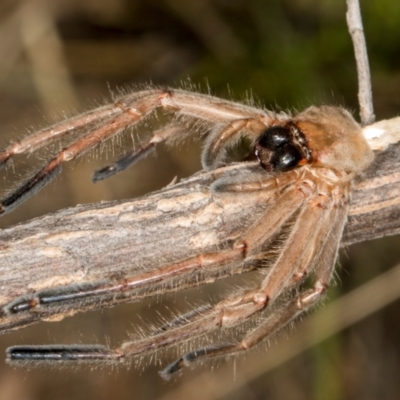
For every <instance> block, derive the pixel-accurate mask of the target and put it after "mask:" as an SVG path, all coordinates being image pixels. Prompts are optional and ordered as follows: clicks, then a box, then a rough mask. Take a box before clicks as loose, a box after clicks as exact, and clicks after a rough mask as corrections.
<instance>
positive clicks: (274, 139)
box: [257, 126, 291, 150]
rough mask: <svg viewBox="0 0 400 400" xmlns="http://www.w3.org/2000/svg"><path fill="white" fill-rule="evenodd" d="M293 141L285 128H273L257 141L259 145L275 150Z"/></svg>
mask: <svg viewBox="0 0 400 400" xmlns="http://www.w3.org/2000/svg"><path fill="white" fill-rule="evenodd" d="M290 140H291V132H290V130H289V129H288V128H286V127H283V126H272V127H271V128H268V129H267V130H265V131H264V132H263V133H262V134H261V135H260V137H259V138H258V140H257V144H258V145H260V146H261V147H264V148H267V149H270V150H275V149H278V148H280V147H282V146H284V145H285V144H286V143H288V142H290Z"/></svg>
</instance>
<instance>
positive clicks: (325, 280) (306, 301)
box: [160, 207, 347, 380]
mask: <svg viewBox="0 0 400 400" xmlns="http://www.w3.org/2000/svg"><path fill="white" fill-rule="evenodd" d="M330 214H333V215H330ZM327 215H329V216H330V217H332V219H333V225H330V228H329V233H328V235H327V236H326V237H325V238H324V243H323V245H322V248H321V250H319V251H318V253H319V254H318V256H317V257H318V258H317V261H316V263H315V271H314V275H315V277H316V279H315V281H314V285H313V288H311V289H302V290H301V291H300V293H299V295H298V296H296V297H295V298H294V299H291V300H289V301H284V302H283V303H282V304H280V305H279V306H278V307H275V309H274V310H273V312H272V313H270V314H268V316H267V317H266V318H265V319H264V320H263V321H262V322H261V323H260V324H259V325H258V326H256V327H255V328H254V329H253V330H251V331H249V332H247V333H246V334H245V335H244V337H243V338H242V339H241V340H240V342H236V343H221V344H216V345H213V346H209V347H204V348H199V349H196V350H194V351H190V352H188V353H186V354H185V355H184V356H182V357H181V358H179V359H177V360H176V361H174V362H173V363H171V364H170V365H168V366H167V367H166V368H165V369H163V370H162V371H160V375H161V376H162V377H163V378H164V379H165V380H169V379H170V378H171V377H172V375H173V374H175V373H176V372H178V371H180V370H181V369H182V368H184V367H188V366H193V365H195V364H198V363H201V362H202V361H204V360H208V359H211V358H216V357H222V356H225V357H226V356H231V355H235V354H238V353H241V352H243V351H247V350H248V349H250V348H252V347H254V346H256V345H257V344H259V343H260V342H261V341H263V340H265V339H266V338H268V337H271V336H272V335H274V334H276V333H278V331H280V330H282V329H283V328H284V327H286V326H287V325H288V324H289V323H291V322H292V321H294V320H295V319H297V318H298V317H299V316H300V315H301V314H303V313H305V312H306V311H308V310H309V309H311V308H312V307H313V306H315V305H316V304H317V303H318V302H319V301H320V300H321V297H322V296H323V294H324V293H325V291H326V289H327V288H328V285H329V283H330V281H331V280H332V275H333V271H334V267H335V262H336V258H337V253H338V249H339V243H340V238H341V235H342V232H343V229H344V225H345V222H346V220H347V207H341V209H340V210H335V211H334V213H327ZM324 230H326V227H325V226H324V224H322V225H321V229H320V230H317V232H318V234H322V233H323V231H324ZM318 237H319V235H314V239H315V238H318ZM309 247H310V248H312V249H315V246H309ZM313 264H314V263H311V265H313ZM311 265H309V266H308V267H307V273H306V274H307V276H308V275H309V273H310V272H311ZM292 287H293V286H292ZM289 289H290V288H289Z"/></svg>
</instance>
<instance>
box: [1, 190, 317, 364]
mask: <svg viewBox="0 0 400 400" xmlns="http://www.w3.org/2000/svg"><path fill="white" fill-rule="evenodd" d="M293 192H294V193H297V192H301V190H299V189H298V188H297V187H296V188H295V189H293ZM294 193H291V194H292V195H294ZM301 193H302V192H301ZM310 195H311V194H310ZM291 197H293V196H289V197H284V195H282V196H281V198H283V199H284V201H285V202H284V208H285V210H286V211H288V212H289V211H291V212H292V214H293V213H294V212H295V211H296V207H294V205H295V204H293V203H291V202H290V198H291ZM302 197H303V198H304V194H303V193H302ZM313 199H315V196H314V197H313V198H312V199H311V200H310V201H308V203H307V204H306V205H305V207H304V209H303V210H302V211H301V212H300V215H299V216H298V218H297V219H296V221H295V223H294V226H293V227H292V231H291V234H290V235H289V237H288V239H287V241H286V244H285V247H284V250H283V253H282V254H283V256H280V257H278V259H277V261H276V262H275V263H274V265H273V266H272V267H271V270H270V271H269V273H268V275H267V278H266V279H265V280H264V282H263V284H262V285H261V286H260V288H257V289H252V290H249V291H247V292H244V293H241V294H238V295H234V296H232V297H230V298H227V299H225V300H222V301H220V302H219V303H217V304H216V305H214V306H209V307H203V308H201V309H198V310H195V311H194V312H191V313H189V314H186V315H185V318H184V319H182V320H175V321H172V323H170V324H167V325H166V326H164V327H162V329H159V330H157V331H155V332H154V334H153V335H151V336H150V337H149V338H145V339H141V340H138V341H133V342H129V341H128V342H125V343H123V344H122V346H121V347H119V348H117V349H107V348H102V350H101V351H99V350H98V349H97V348H96V349H95V350H93V347H92V346H89V347H86V346H68V347H63V346H58V347H56V348H54V349H55V350H54V352H52V349H49V347H47V346H41V347H37V346H35V347H34V348H32V347H25V346H17V347H14V348H12V349H11V350H10V352H9V353H8V354H9V360H11V361H17V360H20V359H25V360H31V359H35V360H43V361H45V360H46V359H48V358H51V359H55V360H62V361H65V360H68V359H73V357H74V352H75V350H76V354H77V355H78V354H79V359H81V360H83V359H87V360H89V361H94V360H98V361H104V360H110V359H128V358H131V357H134V356H138V355H141V354H144V353H148V352H151V351H154V350H157V349H161V348H164V347H168V346H170V345H172V344H175V343H178V342H182V341H188V340H191V339H193V338H195V337H199V336H201V335H203V334H205V333H207V332H209V331H213V330H215V329H220V328H229V327H233V326H236V325H239V324H241V323H242V322H244V321H245V320H246V319H248V318H249V317H250V316H252V315H254V314H255V313H257V312H259V311H261V310H263V309H264V308H265V307H266V306H267V305H270V304H272V303H273V302H274V301H275V300H276V298H278V296H280V294H281V292H282V290H283V289H284V288H285V286H284V285H285V283H286V282H287V281H288V280H290V279H291V278H292V277H293V275H294V272H295V271H296V268H297V267H298V266H299V265H301V261H302V260H303V258H304V256H305V255H306V254H307V252H306V249H307V240H308V238H307V237H306V236H305V235H303V236H302V237H301V238H300V243H298V242H297V241H298V240H299V239H296V236H297V235H298V229H299V228H300V227H301V225H303V226H305V229H306V230H308V229H311V227H315V226H317V227H318V226H319V221H322V219H321V213H322V211H323V208H320V207H317V209H316V210H315V204H314V203H315V202H313V201H312V200H313ZM296 201H297V203H298V199H296ZM301 204H302V203H301V202H300V205H301ZM281 206H282V204H280V205H279V207H281ZM277 208H278V205H277V203H274V204H273V206H272V207H271V208H270V210H269V211H270V212H271V216H273V215H274V214H275V213H274V211H277ZM292 208H295V211H292ZM311 210H313V211H314V214H313V215H311ZM315 211H316V212H315ZM286 221H287V219H284V220H283V221H282V220H281V221H277V224H275V220H273V221H272V222H271V221H270V223H272V225H275V230H276V231H280V229H281V227H282V226H283V225H284V224H285V223H286ZM304 224H305V225H304ZM251 229H253V228H251ZM267 231H268V230H267ZM273 233H275V232H273ZM273 233H272V234H273ZM270 234H271V232H269V233H268V235H270ZM248 237H249V238H250V237H252V236H251V235H248ZM268 238H269V236H268V237H264V239H265V241H266V240H268ZM253 239H254V238H253ZM257 240H258V238H257ZM242 243H243V242H241V244H240V245H239V246H234V247H233V249H232V250H230V251H234V250H235V249H237V250H241V251H242V255H241V257H244V256H245V255H246V252H245V251H244V250H247V248H248V247H249V248H251V246H248V245H247V246H243V245H242ZM293 249H294V250H293ZM243 251H244V252H243ZM294 251H297V254H296V257H295V254H294ZM210 262H211V263H213V262H215V259H214V260H210ZM288 262H291V263H292V264H291V265H288V266H287V264H286V263H288ZM174 269H176V267H174V268H173V269H171V272H173V273H175V272H176V271H173V270H174ZM281 269H284V270H285V272H284V274H285V276H283V277H282V276H281V274H280V273H279V270H281ZM277 271H278V272H277ZM268 276H272V278H271V279H268ZM277 279H280V280H281V281H282V283H279V282H277V281H276V280H277ZM267 285H269V287H267ZM274 296H275V297H274ZM65 352H66V353H67V354H64V353H65ZM14 354H17V355H18V356H15V357H14ZM41 354H42V357H41ZM85 357H86V358H85Z"/></svg>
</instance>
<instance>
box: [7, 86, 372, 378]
mask: <svg viewBox="0 0 400 400" xmlns="http://www.w3.org/2000/svg"><path fill="white" fill-rule="evenodd" d="M156 109H161V110H163V111H166V112H168V113H173V114H174V115H175V116H176V118H175V119H174V120H173V121H172V122H171V123H169V124H168V125H167V126H166V127H165V128H163V129H159V130H157V131H155V132H154V134H153V135H152V136H151V137H150V138H148V139H147V140H145V141H144V142H143V143H142V144H141V146H139V148H138V149H135V150H132V151H131V152H129V153H127V154H126V155H125V156H124V157H123V158H122V159H121V160H119V161H117V162H116V163H115V164H113V165H111V166H108V167H105V168H103V169H102V170H100V171H97V172H96V173H95V175H94V178H93V179H94V181H97V180H100V179H104V178H107V177H108V176H110V175H112V174H114V173H116V172H119V171H121V170H123V169H125V168H127V167H128V166H130V165H132V164H133V163H134V162H136V161H137V160H138V159H139V158H140V157H142V156H143V155H146V154H147V153H149V152H150V151H151V150H152V149H153V148H154V147H155V145H156V144H157V143H159V142H162V141H165V142H167V143H168V142H173V141H175V140H179V139H181V138H183V137H184V136H185V135H188V134H190V130H188V129H187V126H188V125H190V126H191V128H192V129H194V128H196V127H200V126H201V127H202V129H203V130H204V129H205V130H206V131H207V133H209V135H208V138H207V139H206V142H205V148H204V151H203V156H202V161H203V166H204V168H205V169H208V170H214V169H216V168H218V167H220V166H222V165H223V164H224V163H225V162H226V153H227V149H229V148H230V147H232V146H234V145H235V144H236V143H237V142H238V141H239V139H241V138H243V137H245V138H248V139H249V140H250V142H251V146H250V147H251V152H250V157H248V159H257V160H258V164H255V163H250V164H249V165H251V168H250V169H248V170H247V171H246V174H243V173H242V174H236V173H235V170H232V171H227V172H226V173H224V174H222V176H219V175H216V179H215V181H214V182H213V183H212V186H211V189H212V191H213V193H214V196H215V197H216V198H217V199H218V198H221V199H222V198H224V199H225V201H226V199H229V198H231V199H232V200H234V199H235V197H236V196H246V195H251V194H252V193H253V194H254V193H256V194H257V198H258V199H259V201H262V202H263V203H265V208H264V211H263V213H262V215H260V216H259V217H258V218H257V219H256V220H255V221H254V222H253V223H252V224H251V225H250V226H249V227H247V228H246V229H244V230H243V231H242V232H241V233H240V234H237V235H236V236H235V237H233V238H232V237H229V238H225V240H223V241H222V243H221V245H220V246H219V247H218V248H213V249H210V251H208V252H205V253H204V252H203V253H200V254H187V256H186V257H183V258H181V259H176V260H173V261H171V262H170V263H167V264H165V265H157V267H154V268H146V269H143V270H142V271H136V272H135V273H133V274H131V275H128V276H125V277H124V278H123V279H117V278H115V277H114V278H111V277H104V279H101V280H98V281H94V282H93V281H91V282H86V283H82V284H80V285H64V286H55V287H49V288H46V289H42V290H38V291H34V292H31V293H27V294H26V295H23V296H20V297H18V298H16V299H14V300H13V301H11V302H9V303H8V304H3V305H2V307H1V310H2V317H1V318H2V319H3V321H7V322H2V321H1V318H0V329H3V330H9V329H13V328H16V327H19V326H24V325H28V324H30V323H33V322H36V321H38V320H40V319H43V318H49V317H51V316H57V315H61V316H62V315H67V314H71V313H74V312H77V311H81V310H84V309H90V308H95V307H96V304H99V303H102V304H109V305H112V304H113V302H116V301H117V300H118V301H119V300H120V299H123V301H129V300H134V299H135V298H138V297H140V296H138V294H139V293H143V291H145V290H147V291H148V293H149V295H150V294H157V293H162V292H163V291H164V292H165V291H166V290H167V289H168V288H169V289H175V288H176V287H179V286H183V287H187V286H194V285H197V284H200V283H203V282H206V281H207V280H210V279H216V278H220V277H224V276H226V275H229V274H234V273H241V272H245V271H248V270H252V269H257V268H260V265H261V264H262V261H263V260H264V259H265V258H271V251H270V250H271V245H272V244H273V243H274V241H276V240H279V241H280V243H281V244H280V248H279V252H278V255H276V254H274V255H273V256H272V261H271V263H270V267H269V268H267V269H265V272H264V273H263V276H264V277H263V279H262V280H261V281H260V282H259V284H258V285H256V286H254V287H250V288H247V289H246V290H243V291H240V292H238V293H234V294H232V295H231V296H229V297H228V298H226V299H224V300H221V301H220V302H218V303H217V304H214V305H208V306H203V307H200V308H198V309H196V310H193V311H191V312H189V313H187V314H185V315H183V316H181V317H179V318H176V319H175V320H173V321H171V322H170V323H167V324H165V325H164V326H162V327H160V328H159V329H156V330H154V332H153V333H152V334H151V335H150V337H148V338H144V339H141V340H137V341H128V342H126V343H124V344H122V345H121V346H120V347H119V348H117V349H109V348H107V347H103V346H16V347H12V348H10V349H9V350H8V359H9V360H11V361H20V360H23V361H27V360H28V361H32V360H39V361H43V360H44V361H48V360H62V361H66V360H89V361H102V360H120V359H129V358H131V357H134V356H140V355H142V354H144V353H148V352H151V351H156V350H157V349H160V348H164V347H167V346H170V345H173V344H175V343H178V342H184V341H188V340H191V339H193V338H196V337H199V336H202V335H204V334H206V333H208V332H210V331H214V330H216V329H220V330H221V331H222V332H223V331H224V329H231V328H235V327H238V326H242V325H243V324H245V323H246V321H247V320H249V319H251V318H254V317H257V316H258V317H257V323H256V324H255V325H256V326H255V327H253V328H249V329H247V332H245V333H244V334H243V335H242V338H241V339H240V340H238V341H234V342H229V343H227V342H222V343H216V344H213V345H212V346H209V347H207V346H206V347H203V348H200V349H198V350H194V351H191V352H189V353H187V354H186V355H184V356H183V357H182V358H180V359H178V360H177V361H176V362H174V363H172V364H171V365H170V366H168V367H167V368H166V369H165V370H164V371H163V372H162V375H163V376H164V377H165V378H169V377H170V376H171V374H173V373H174V372H176V371H178V370H180V369H181V368H182V367H183V366H185V365H189V364H193V363H195V362H198V361H201V360H202V359H204V358H210V357H217V356H223V355H228V354H233V353H237V352H241V351H244V350H246V349H248V348H250V347H253V346H254V345H256V344H257V343H259V342H260V341H261V340H263V339H265V338H267V337H269V336H270V335H272V334H274V333H276V332H277V331H279V330H280V329H281V328H282V327H284V326H286V325H287V324H288V323H290V322H291V321H293V320H294V319H295V318H296V317H297V316H298V315H300V314H301V313H303V312H304V311H306V310H308V309H309V308H310V307H312V306H313V305H315V304H316V303H317V302H318V301H319V300H320V299H321V296H322V294H323V293H324V292H325V290H326V288H327V287H328V285H329V283H330V281H331V279H332V275H333V271H334V265H335V261H336V258H337V252H338V247H339V243H340V239H341V235H342V232H343V228H344V226H345V223H346V220H347V213H348V205H349V202H350V199H351V185H352V180H353V178H354V177H355V176H356V174H358V173H359V172H361V171H363V170H364V169H365V168H366V167H367V166H368V165H369V164H370V163H371V162H372V160H373V154H372V151H371V150H370V148H369V147H368V144H367V143H366V141H365V139H364V137H363V136H362V134H361V128H360V127H359V125H358V124H357V123H356V122H355V121H354V119H353V118H352V117H351V115H350V114H349V113H348V112H347V111H346V110H343V109H341V108H336V107H328V106H323V107H310V108H308V109H307V110H305V111H304V112H302V113H300V114H298V115H297V116H296V117H294V118H290V117H289V116H288V115H286V114H276V113H273V112H271V111H264V110H260V109H257V108H253V107H249V106H244V105H241V104H237V103H233V102H230V101H226V100H221V99H218V98H216V97H212V96H208V95H202V94H196V93H191V92H187V91H183V90H172V89H171V90H170V89H168V90H161V89H149V90H145V91H142V92H137V93H132V94H129V95H126V96H124V97H122V98H120V99H119V100H118V101H116V102H115V103H114V104H111V105H108V106H103V107H101V108H99V109H96V110H93V111H90V112H88V113H86V114H83V115H80V116H78V117H76V118H73V119H71V120H69V121H64V122H62V123H60V124H57V125H54V126H53V127H51V128H49V129H45V130H43V131H40V132H38V133H36V134H34V135H32V136H29V137H27V138H26V139H24V140H22V141H21V142H19V143H16V144H13V145H11V146H9V147H8V148H7V149H6V150H4V151H3V152H0V166H1V165H5V164H6V162H7V161H8V160H9V159H11V158H12V157H13V156H14V155H16V154H19V153H23V152H31V151H34V150H36V149H37V148H39V147H41V146H43V145H44V144H46V143H48V142H49V141H50V140H53V139H55V138H59V137H61V136H64V135H73V134H74V131H76V130H82V129H83V130H84V131H85V134H84V135H83V136H81V137H80V138H79V139H77V140H76V141H74V142H73V143H72V144H70V145H69V146H68V147H66V148H65V149H63V150H62V151H61V152H60V153H59V154H57V155H56V156H55V157H54V158H53V159H52V160H50V161H49V162H48V164H47V165H45V166H44V167H43V168H42V170H40V171H39V172H38V173H37V174H36V175H34V176H33V177H32V178H31V179H30V180H28V181H27V182H26V183H25V184H23V185H22V186H21V187H20V188H18V189H17V190H16V191H15V192H13V193H11V194H10V195H8V196H6V197H5V198H4V199H3V200H2V202H0V213H5V212H7V211H9V210H12V209H13V208H15V207H16V206H18V204H20V203H21V202H22V201H24V200H25V199H26V198H27V197H29V196H30V195H32V194H33V193H35V192H36V191H37V190H38V189H40V188H41V187H43V186H44V185H45V184H46V183H47V182H49V181H50V180H51V179H52V178H53V177H54V176H55V175H56V174H57V172H58V171H59V170H60V168H61V165H62V163H63V162H64V161H69V160H72V159H75V158H77V157H79V156H81V155H82V154H84V153H85V152H86V151H87V150H89V149H91V148H93V147H95V146H96V145H98V144H99V143H101V142H103V141H104V140H106V139H109V138H110V137H112V136H114V135H116V134H118V133H120V132H122V131H124V130H125V129H127V128H129V127H132V126H133V125H135V124H137V123H140V122H141V121H143V120H144V118H145V117H146V116H148V115H150V114H151V113H153V112H154V111H155V110H156ZM173 234H174V233H173V231H171V235H173ZM309 278H311V279H309ZM309 282H312V283H311V285H310V283H309ZM152 288H153V289H152ZM154 288H155V289H154ZM157 288H158V289H157Z"/></svg>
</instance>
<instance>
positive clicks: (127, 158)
mask: <svg viewBox="0 0 400 400" xmlns="http://www.w3.org/2000/svg"><path fill="white" fill-rule="evenodd" d="M186 130H187V127H186V126H182V125H180V124H176V123H171V124H168V125H167V126H166V127H164V128H160V129H157V130H156V131H154V133H153V134H152V135H151V136H150V138H149V139H148V140H146V141H145V142H144V143H141V144H140V145H139V147H138V148H136V149H133V150H131V151H129V152H127V153H126V154H124V156H123V157H122V158H120V159H119V160H117V161H115V162H114V163H113V164H111V165H107V166H105V167H103V168H101V169H99V170H97V171H95V172H94V174H93V177H92V182H94V183H95V182H98V181H101V180H103V179H107V178H109V177H111V176H113V175H115V174H117V173H118V172H121V171H124V170H125V169H127V168H129V167H131V166H132V165H134V164H136V163H137V162H138V161H139V160H141V159H142V158H144V157H146V156H147V155H148V154H150V153H152V152H153V151H154V149H155V146H156V144H158V143H162V142H169V141H172V140H173V139H176V138H177V137H183V136H184V133H185V131H186Z"/></svg>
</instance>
